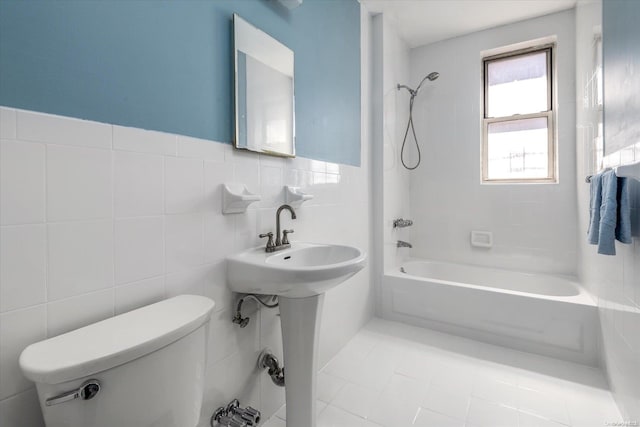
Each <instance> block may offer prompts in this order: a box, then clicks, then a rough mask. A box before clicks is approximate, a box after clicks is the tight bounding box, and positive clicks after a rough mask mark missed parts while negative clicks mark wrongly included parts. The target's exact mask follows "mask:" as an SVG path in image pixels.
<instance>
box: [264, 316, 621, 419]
mask: <svg viewBox="0 0 640 427" xmlns="http://www.w3.org/2000/svg"><path fill="white" fill-rule="evenodd" d="M317 406H318V408H317V410H318V426H317V427H404V426H420V427H464V426H466V427H567V426H569V427H602V426H605V425H607V424H606V423H611V424H609V425H613V424H612V423H615V422H620V421H621V416H620V413H619V412H618V410H617V408H616V406H615V403H614V402H613V399H612V397H611V393H609V391H608V389H607V382H606V380H605V378H604V376H603V374H602V372H601V371H600V370H597V369H594V368H589V367H586V366H583V365H577V364H572V363H567V362H563V361H559V360H555V359H549V358H546V357H542V356H536V355H532V354H529V353H521V352H517V351H513V350H509V349H506V348H503V347H497V346H492V345H488V344H484V343H480V342H477V341H472V340H467V339H464V338H459V337H455V336H451V335H446V334H441V333H438V332H434V331H430V330H426V329H421V328H416V327H412V326H408V325H404V324H401V323H394V322H388V321H385V320H381V319H373V320H372V321H371V322H370V323H369V324H368V325H367V326H366V327H365V328H363V329H362V330H361V331H360V332H359V333H358V334H357V335H356V336H355V337H354V338H353V339H352V340H351V341H350V342H349V343H348V344H347V345H346V346H345V348H343V349H342V350H341V351H340V353H338V355H337V356H336V357H335V358H333V360H331V362H329V363H328V364H327V366H325V367H324V368H323V369H322V371H321V372H320V373H319V377H318V405H317ZM285 426H286V423H285V410H284V407H283V408H282V409H280V411H278V412H277V413H276V415H275V416H274V417H272V418H271V419H270V420H269V421H267V422H266V423H265V424H264V427H285ZM290 427H303V426H290Z"/></svg>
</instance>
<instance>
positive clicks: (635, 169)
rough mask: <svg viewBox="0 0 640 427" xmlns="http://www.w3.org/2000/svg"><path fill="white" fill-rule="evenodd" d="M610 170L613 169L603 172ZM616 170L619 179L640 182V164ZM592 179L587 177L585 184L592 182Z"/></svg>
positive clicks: (620, 167) (623, 166)
mask: <svg viewBox="0 0 640 427" xmlns="http://www.w3.org/2000/svg"><path fill="white" fill-rule="evenodd" d="M610 169H611V168H606V169H604V170H603V171H602V172H604V171H608V170H610ZM614 170H615V171H616V176H617V177H619V178H634V179H637V180H638V181H640V162H636V163H631V164H628V165H622V166H617V167H615V168H614ZM591 177H593V175H587V177H586V178H585V179H584V182H586V183H589V182H591Z"/></svg>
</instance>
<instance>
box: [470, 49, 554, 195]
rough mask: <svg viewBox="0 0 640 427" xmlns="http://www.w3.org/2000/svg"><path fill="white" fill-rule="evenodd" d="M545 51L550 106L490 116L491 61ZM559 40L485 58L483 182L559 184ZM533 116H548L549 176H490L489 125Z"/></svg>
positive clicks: (483, 74) (483, 61) (548, 103)
mask: <svg viewBox="0 0 640 427" xmlns="http://www.w3.org/2000/svg"><path fill="white" fill-rule="evenodd" d="M537 52H545V53H546V58H547V75H548V79H547V107H548V110H546V111H541V112H538V113H528V114H513V115H511V116H499V117H488V112H489V90H488V89H489V81H488V67H489V64H490V63H491V62H495V61H499V60H504V59H508V58H516V57H519V56H525V55H529V54H532V53H537ZM555 52H556V44H555V43H545V44H542V45H535V46H531V47H527V48H524V49H516V50H510V51H507V52H502V53H500V54H496V55H487V56H484V57H483V58H482V81H483V85H482V91H483V93H482V96H483V103H482V104H483V111H482V149H481V151H482V159H481V160H482V165H481V169H482V170H481V183H482V184H557V183H558V164H557V157H558V156H557V143H556V140H557V138H556V130H555V129H556V126H555V122H556V108H555V107H556V99H555V95H556V90H555V82H556V78H555V75H556V72H555V69H554V64H555ZM532 118H546V120H547V131H548V137H547V141H548V142H547V143H548V147H547V151H548V174H547V177H545V178H499V179H496V178H493V179H489V177H488V176H489V147H488V145H489V125H490V124H492V123H505V122H509V121H513V120H525V119H532Z"/></svg>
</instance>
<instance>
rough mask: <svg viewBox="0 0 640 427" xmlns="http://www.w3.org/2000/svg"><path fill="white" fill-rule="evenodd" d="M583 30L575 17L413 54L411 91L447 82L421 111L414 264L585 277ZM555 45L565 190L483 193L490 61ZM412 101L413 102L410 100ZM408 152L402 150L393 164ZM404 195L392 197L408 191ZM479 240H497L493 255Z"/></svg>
mask: <svg viewBox="0 0 640 427" xmlns="http://www.w3.org/2000/svg"><path fill="white" fill-rule="evenodd" d="M573 28H574V12H573V10H569V11H565V12H561V13H556V14H551V15H547V16H543V17H540V18H535V19H530V20H526V21H522V22H518V23H515V24H511V25H505V26H501V27H497V28H492V29H488V30H484V31H479V32H476V33H473V34H469V35H466V36H461V37H456V38H453V39H449V40H445V41H442V42H438V43H434V44H431V45H427V46H423V47H418V48H415V49H412V50H411V73H410V79H409V82H408V83H409V86H415V85H416V84H417V82H419V81H420V80H421V79H422V78H423V77H424V76H425V75H426V74H427V73H429V72H431V71H438V72H439V73H440V78H439V79H438V80H436V81H434V82H432V83H428V84H427V85H426V86H424V87H423V89H422V90H421V92H420V95H419V96H418V97H417V98H416V101H415V105H414V123H415V128H416V133H417V135H418V139H419V140H420V144H421V150H422V164H421V165H420V167H419V168H418V169H416V170H415V171H413V172H411V173H410V177H411V179H410V186H411V196H410V199H411V215H412V216H413V219H414V220H415V222H414V224H415V225H414V226H413V227H412V228H411V229H409V230H408V234H407V235H406V236H407V240H409V241H410V242H411V243H413V245H414V249H413V250H411V251H410V254H411V256H414V257H418V258H427V259H438V260H445V261H452V262H459V263H466V264H477V265H488V266H494V267H500V268H507V269H518V270H527V271H542V272H555V273H567V274H575V272H576V251H577V247H576V239H577V228H576V227H575V225H574V224H575V218H576V189H575V180H574V176H575V145H574V140H575V126H574V121H573V117H574V114H575V88H574V86H575V84H574V83H575V67H574V36H575V35H574V31H573ZM549 35H556V36H557V55H556V59H557V71H558V75H557V86H558V156H559V157H558V158H559V164H560V166H559V168H560V171H559V174H560V182H559V184H553V185H537V184H536V185H481V184H480V145H481V126H480V124H481V121H480V120H481V114H482V111H481V104H482V102H481V91H480V82H481V81H482V77H481V76H482V74H481V73H482V67H481V62H480V55H481V52H482V51H484V50H487V49H492V48H496V47H501V46H507V45H510V44H514V43H518V42H523V41H528V40H533V39H537V38H540V37H545V36H549ZM393 83H394V84H395V82H393ZM402 100H403V102H407V95H406V93H405V94H404V98H402ZM404 120H406V115H405V117H404ZM397 140H398V141H400V142H401V139H397ZM411 141H412V140H411ZM411 143H413V142H411ZM399 152H400V149H399V147H396V148H395V150H394V152H393V153H392V154H390V156H391V155H394V156H397V155H398V154H399ZM402 186H404V184H402V185H401V189H400V190H398V189H397V186H396V188H392V189H390V190H389V192H394V191H396V192H397V191H402V188H403V187H402ZM385 194H386V190H385ZM389 226H390V224H385V227H387V228H388V227H389ZM472 230H485V231H492V232H493V234H494V247H493V249H489V250H487V249H479V248H473V247H471V244H470V233H471V231H472ZM405 251H406V250H405Z"/></svg>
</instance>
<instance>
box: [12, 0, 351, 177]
mask: <svg viewBox="0 0 640 427" xmlns="http://www.w3.org/2000/svg"><path fill="white" fill-rule="evenodd" d="M234 12H236V13H238V14H239V15H240V16H242V17H243V18H244V19H246V20H247V21H249V22H251V23H252V24H253V25H255V26H257V27H258V28H260V29H262V30H264V31H265V32H267V33H269V34H270V35H272V36H273V37H275V38H276V39H278V40H280V41H281V42H283V43H284V44H286V45H287V46H289V47H290V48H291V49H293V51H294V52H295V79H296V80H295V84H296V87H295V90H296V143H297V146H296V151H297V154H298V155H300V156H303V157H310V158H313V159H318V160H327V161H333V162H337V163H346V164H352V165H360V5H359V3H358V2H357V1H356V0H305V1H304V3H303V4H302V6H300V7H298V8H296V9H294V10H292V11H288V10H287V9H285V8H283V7H282V6H281V5H280V4H279V3H278V2H277V1H275V0H207V1H204V0H173V1H161V0H132V1H123V0H101V1H97V0H96V1H18V0H0V105H5V106H10V107H16V108H23V109H27V110H35V111H42V112H47V113H53V114H60V115H64V116H72V117H79V118H83V119H89V120H96V121H101V122H106V123H114V124H120V125H125V126H134V127H140V128H145V129H154V130H159V131H165V132H171V133H177V134H182V135H189V136H195V137H199V138H206V139H213V140H216V141H223V142H230V141H231V140H232V138H233V112H232V110H233V104H232V96H233V90H232V85H233V78H232V70H233V65H232V50H231V49H232V37H231V34H232V23H231V16H232V14H233V13H234Z"/></svg>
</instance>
